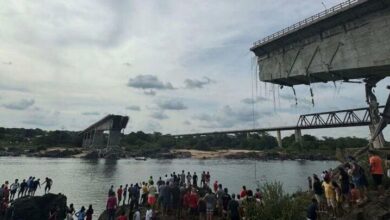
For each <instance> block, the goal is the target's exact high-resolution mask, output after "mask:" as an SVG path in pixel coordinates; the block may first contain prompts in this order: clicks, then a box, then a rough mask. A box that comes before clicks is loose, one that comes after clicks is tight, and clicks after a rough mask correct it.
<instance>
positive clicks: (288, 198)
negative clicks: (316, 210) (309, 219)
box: [244, 182, 310, 220]
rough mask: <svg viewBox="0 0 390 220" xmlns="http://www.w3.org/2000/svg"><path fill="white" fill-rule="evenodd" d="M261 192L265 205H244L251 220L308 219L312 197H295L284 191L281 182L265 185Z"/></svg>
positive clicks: (300, 194)
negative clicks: (307, 210) (307, 208)
mask: <svg viewBox="0 0 390 220" xmlns="http://www.w3.org/2000/svg"><path fill="white" fill-rule="evenodd" d="M260 190H261V192H262V195H263V202H264V205H261V206H259V205H258V204H255V203H247V204H244V208H245V209H246V217H247V219H249V220H255V219H269V220H301V219H306V218H305V217H306V212H305V210H306V207H307V206H308V204H310V196H309V195H307V194H304V193H297V194H296V195H295V196H292V195H289V194H287V193H285V192H284V191H283V185H282V184H281V183H280V182H272V183H265V184H264V185H263V186H262V187H260Z"/></svg>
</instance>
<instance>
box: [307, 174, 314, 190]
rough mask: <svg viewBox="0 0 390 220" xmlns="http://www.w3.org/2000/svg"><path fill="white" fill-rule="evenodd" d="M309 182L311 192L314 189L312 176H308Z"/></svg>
mask: <svg viewBox="0 0 390 220" xmlns="http://www.w3.org/2000/svg"><path fill="white" fill-rule="evenodd" d="M307 182H308V184H309V192H311V191H312V190H313V180H312V178H311V176H308V177H307Z"/></svg>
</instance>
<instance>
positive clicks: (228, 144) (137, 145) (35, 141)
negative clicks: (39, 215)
mask: <svg viewBox="0 0 390 220" xmlns="http://www.w3.org/2000/svg"><path fill="white" fill-rule="evenodd" d="M282 143H283V148H284V152H285V153H288V154H289V153H290V154H299V153H321V154H325V155H335V152H336V149H344V148H354V147H362V146H365V145H367V143H368V141H367V140H366V139H363V138H357V137H343V138H331V137H322V138H321V139H319V138H317V137H315V136H311V135H303V136H302V143H301V144H299V143H296V142H295V138H294V135H291V136H286V137H284V138H283V140H282ZM59 146H61V147H80V146H81V135H80V133H79V132H74V131H43V130H41V129H24V128H0V150H2V149H1V148H3V149H4V148H8V149H9V150H15V151H17V150H19V149H30V148H33V149H40V150H43V149H46V148H50V147H59ZM121 146H123V147H124V149H125V150H126V151H128V152H132V153H135V154H155V153H161V152H167V151H168V150H169V149H183V148H184V149H198V150H217V149H248V150H267V151H270V152H275V151H280V149H278V148H277V141H276V138H275V137H273V136H271V135H269V134H268V133H259V134H248V135H247V134H244V133H242V134H237V135H226V134H218V135H209V136H197V137H192V136H186V137H182V138H180V139H178V138H175V137H173V136H171V135H163V134H161V133H157V132H156V133H152V134H147V133H144V132H142V131H138V132H131V133H129V134H126V135H124V136H123V138H122V141H121Z"/></svg>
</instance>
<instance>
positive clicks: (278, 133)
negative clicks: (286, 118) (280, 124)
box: [276, 130, 283, 148]
mask: <svg viewBox="0 0 390 220" xmlns="http://www.w3.org/2000/svg"><path fill="white" fill-rule="evenodd" d="M276 141H277V142H278V147H279V148H283V144H282V134H281V131H280V130H277V131H276Z"/></svg>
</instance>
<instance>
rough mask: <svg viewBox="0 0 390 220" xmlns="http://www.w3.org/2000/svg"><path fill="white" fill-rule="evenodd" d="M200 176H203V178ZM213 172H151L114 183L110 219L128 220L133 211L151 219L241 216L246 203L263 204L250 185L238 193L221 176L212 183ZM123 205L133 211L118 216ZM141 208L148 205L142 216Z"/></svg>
mask: <svg viewBox="0 0 390 220" xmlns="http://www.w3.org/2000/svg"><path fill="white" fill-rule="evenodd" d="M199 179H200V180H199ZM210 179H211V178H210V173H209V172H205V171H203V172H202V173H201V175H200V178H199V177H198V175H197V174H196V172H194V173H193V174H191V173H190V172H187V173H186V172H185V171H184V170H183V171H182V172H181V173H176V172H173V173H171V174H170V175H165V177H164V178H162V177H159V178H158V179H157V181H156V180H155V179H154V178H153V176H150V177H149V178H148V180H147V181H145V182H142V183H134V184H125V185H120V186H119V187H118V188H117V189H116V190H115V189H114V186H113V185H112V186H111V187H110V188H109V190H108V198H107V203H106V210H107V215H108V220H114V219H118V220H124V219H128V217H129V216H127V215H131V217H132V219H134V220H141V219H145V220H151V219H155V218H156V216H160V217H164V216H171V217H175V219H200V220H202V219H207V220H212V219H213V217H214V216H218V217H222V218H224V219H232V220H238V219H241V217H242V216H245V209H244V208H243V207H244V204H245V203H253V204H255V205H261V193H260V190H259V189H257V190H256V193H253V191H252V190H250V189H246V187H245V186H243V187H242V190H241V191H240V192H239V193H238V194H237V195H236V194H234V193H232V194H230V193H229V190H228V189H227V188H223V185H222V184H221V183H219V182H218V181H217V180H216V181H215V182H214V183H213V184H210ZM120 205H128V206H129V207H130V214H127V215H126V213H125V212H123V213H121V216H119V217H118V218H115V213H116V212H117V209H118V208H119V206H120ZM141 208H145V209H146V213H145V216H141V212H140V210H141Z"/></svg>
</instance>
